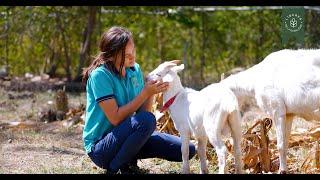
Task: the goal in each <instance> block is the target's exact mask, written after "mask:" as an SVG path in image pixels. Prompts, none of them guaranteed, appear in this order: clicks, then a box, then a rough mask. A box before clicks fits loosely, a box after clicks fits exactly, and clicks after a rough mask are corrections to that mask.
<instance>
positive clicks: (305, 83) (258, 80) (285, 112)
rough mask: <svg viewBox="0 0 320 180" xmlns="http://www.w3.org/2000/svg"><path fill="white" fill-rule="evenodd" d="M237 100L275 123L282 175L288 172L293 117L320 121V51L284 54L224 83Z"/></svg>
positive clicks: (285, 52) (271, 56) (273, 57)
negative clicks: (250, 103)
mask: <svg viewBox="0 0 320 180" xmlns="http://www.w3.org/2000/svg"><path fill="white" fill-rule="evenodd" d="M221 84H223V85H224V86H225V87H228V88H230V89H231V90H232V91H233V92H234V94H235V95H236V96H237V98H238V101H239V106H241V104H242V103H243V102H244V101H245V100H246V99H248V98H255V99H256V102H257V105H258V106H259V107H260V108H261V110H264V112H265V113H266V115H268V116H270V118H272V119H273V120H274V122H275V128H276V134H277V148H278V150H279V153H280V167H279V172H280V173H285V172H286V171H287V160H286V156H287V149H288V139H289V136H290V132H291V125H292V120H293V117H294V116H299V117H302V118H304V119H306V120H318V121H319V120H320V112H319V107H320V50H281V51H277V52H274V53H271V54H270V55H268V56H267V57H266V58H265V59H264V60H263V61H262V62H260V63H259V64H257V65H255V66H253V67H251V68H249V69H247V70H245V71H243V72H240V73H238V74H235V75H231V76H229V77H228V78H226V79H224V80H222V81H221Z"/></svg>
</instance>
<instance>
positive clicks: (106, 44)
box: [82, 26, 133, 83]
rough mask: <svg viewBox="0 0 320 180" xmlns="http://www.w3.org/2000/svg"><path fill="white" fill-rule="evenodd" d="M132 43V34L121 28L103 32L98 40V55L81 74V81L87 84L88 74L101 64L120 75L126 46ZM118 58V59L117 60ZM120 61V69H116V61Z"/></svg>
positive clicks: (115, 27)
mask: <svg viewBox="0 0 320 180" xmlns="http://www.w3.org/2000/svg"><path fill="white" fill-rule="evenodd" d="M130 40H131V41H133V38H132V33H131V32H130V31H128V30H127V29H125V28H123V27H117V26H114V27H111V28H110V29H109V30H108V31H105V32H104V33H103V34H102V36H101V40H100V45H99V49H100V53H99V54H98V55H97V56H96V57H95V58H94V60H93V61H92V63H91V64H90V65H89V67H87V68H85V69H84V70H83V72H82V75H83V78H82V81H83V82H84V83H87V80H88V78H89V74H90V73H91V72H92V71H93V70H94V69H96V68H97V67H99V66H100V65H101V64H106V66H107V68H108V69H109V70H111V71H112V72H113V73H115V74H116V75H119V76H120V75H121V72H122V69H123V65H124V61H125V50H126V45H127V43H128V42H129V41H130ZM119 56H120V58H118V57H119ZM119 59H120V69H119V71H118V70H117V69H116V66H115V64H116V61H117V60H119Z"/></svg>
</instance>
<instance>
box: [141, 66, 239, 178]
mask: <svg viewBox="0 0 320 180" xmlns="http://www.w3.org/2000/svg"><path fill="white" fill-rule="evenodd" d="M176 63H177V62H176V61H171V62H164V63H163V64H161V65H159V66H158V68H156V69H155V70H154V71H152V72H151V73H149V74H148V76H147V80H151V79H152V80H160V79H162V80H163V81H164V82H169V88H168V90H167V91H165V92H164V93H163V101H164V102H170V101H171V102H172V97H175V99H174V100H173V103H172V104H171V106H169V107H168V109H169V113H170V116H171V118H172V120H173V122H174V126H175V128H176V129H177V130H178V131H179V133H180V136H181V140H182V147H181V152H182V161H183V167H182V173H189V172H190V167H189V158H188V157H189V141H190V137H191V135H193V136H194V137H195V139H196V140H197V142H198V147H197V153H198V155H199V158H200V173H208V168H207V158H206V147H207V140H208V139H209V142H210V143H211V144H212V145H213V146H214V147H215V149H216V152H217V155H218V161H219V162H218V163H219V173H220V174H222V173H226V156H227V150H226V147H225V144H224V142H223V139H222V135H225V134H226V133H227V132H228V130H229V131H230V130H231V135H232V138H233V144H234V155H235V169H236V173H242V156H241V148H240V142H241V137H242V132H241V126H240V124H241V123H240V111H239V108H238V101H237V98H236V96H235V95H234V94H233V93H232V92H231V90H230V89H228V88H223V87H222V86H220V85H218V84H212V85H210V86H208V87H206V88H204V89H203V90H201V91H195V90H193V89H189V88H183V86H182V84H181V82H180V78H179V76H178V75H177V73H178V72H179V71H181V70H183V69H184V65H183V64H181V65H179V66H177V64H176ZM170 99H171V100H170ZM164 106H167V105H166V104H165V105H164Z"/></svg>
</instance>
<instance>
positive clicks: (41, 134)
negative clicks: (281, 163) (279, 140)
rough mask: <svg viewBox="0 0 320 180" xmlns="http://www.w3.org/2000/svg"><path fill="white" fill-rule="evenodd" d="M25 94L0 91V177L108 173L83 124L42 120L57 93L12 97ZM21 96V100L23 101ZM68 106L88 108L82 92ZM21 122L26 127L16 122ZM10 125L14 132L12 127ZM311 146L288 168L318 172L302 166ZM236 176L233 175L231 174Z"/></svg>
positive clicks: (168, 165)
mask: <svg viewBox="0 0 320 180" xmlns="http://www.w3.org/2000/svg"><path fill="white" fill-rule="evenodd" d="M10 93H11V94H14V95H19V94H20V95H21V94H23V93H25V92H8V91H4V90H3V89H1V88H0V97H2V98H1V99H0V173H1V174H2V173H5V174H39V173H41V174H42V173H44V174H103V173H105V171H104V170H103V169H100V168H98V167H96V166H95V165H94V164H93V163H92V162H91V160H90V159H89V157H88V156H87V155H86V154H85V152H84V149H83V144H82V127H83V124H81V123H78V124H76V125H73V126H70V127H66V126H64V123H65V120H64V121H54V122H50V123H46V122H41V121H39V120H38V119H39V118H38V116H39V113H40V111H41V110H42V109H43V108H47V107H48V106H49V104H48V101H52V100H53V97H54V92H52V91H47V92H41V93H40V92H39V93H34V95H33V96H30V97H24V98H18V99H12V98H10V96H9V95H8V94H10ZM21 97H22V96H21ZM68 97H69V107H77V106H79V104H85V95H84V93H78V94H68ZM257 113H258V112H255V110H253V111H251V112H250V113H247V114H246V118H247V119H248V120H247V121H246V122H244V123H243V128H244V129H247V128H248V127H249V125H250V124H252V120H250V118H251V119H253V117H254V116H256V114H257ZM18 122H20V123H21V122H23V124H24V125H20V126H19V125H17V124H14V123H18ZM9 124H11V127H10V125H9ZM314 125H315V124H314V123H310V122H306V121H304V120H301V119H296V120H295V121H294V123H293V131H294V132H300V131H305V130H307V129H308V128H311V127H312V126H314ZM270 139H275V131H274V128H272V129H271V131H270ZM311 149H312V146H311V145H310V144H304V143H303V142H302V143H301V145H298V146H295V147H293V148H290V149H289V152H288V167H289V171H290V172H291V173H318V172H319V171H317V170H315V165H314V163H313V161H311V160H309V162H308V163H310V165H309V166H308V168H307V169H306V168H304V166H303V163H305V161H306V160H307V158H308V156H310V151H311ZM208 154H209V155H210V157H209V159H210V161H209V172H210V173H217V158H216V154H215V152H214V151H210V152H208ZM227 162H228V168H230V169H232V165H231V164H232V162H233V159H232V156H231V155H230V154H229V155H228V160H227ZM138 165H139V167H140V168H142V169H145V170H146V173H152V174H176V173H180V169H181V163H178V162H169V161H166V160H162V159H157V158H154V159H145V160H139V161H138ZM190 166H191V171H192V172H193V173H199V161H198V157H197V155H196V156H195V157H194V158H193V159H192V160H191V161H190ZM230 172H231V173H232V170H231V171H230Z"/></svg>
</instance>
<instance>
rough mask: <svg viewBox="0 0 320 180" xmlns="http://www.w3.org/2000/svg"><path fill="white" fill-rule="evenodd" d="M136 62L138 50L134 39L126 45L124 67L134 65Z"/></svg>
mask: <svg viewBox="0 0 320 180" xmlns="http://www.w3.org/2000/svg"><path fill="white" fill-rule="evenodd" d="M135 62H136V50H135V47H134V43H133V41H132V40H129V41H128V43H127V45H126V51H125V61H124V67H133V66H134V64H135Z"/></svg>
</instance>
